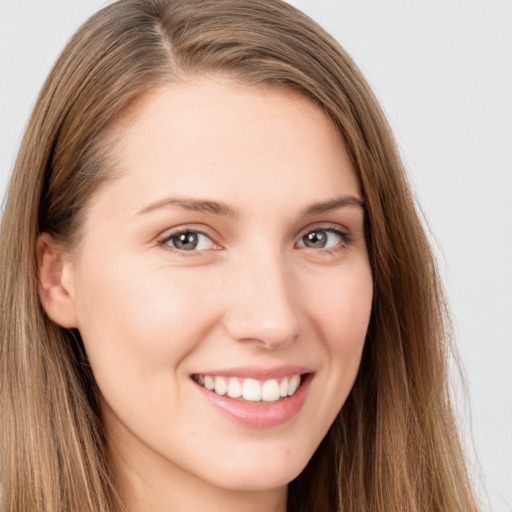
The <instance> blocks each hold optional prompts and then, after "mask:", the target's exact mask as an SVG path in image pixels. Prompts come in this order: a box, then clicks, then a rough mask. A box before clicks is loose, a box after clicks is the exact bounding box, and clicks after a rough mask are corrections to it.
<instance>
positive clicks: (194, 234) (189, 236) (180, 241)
mask: <svg viewBox="0 0 512 512" xmlns="http://www.w3.org/2000/svg"><path fill="white" fill-rule="evenodd" d="M160 243H161V244H162V245H168V246H170V247H171V248H173V249H176V250H178V251H188V252H190V251H204V250H207V249H214V248H216V247H217V246H216V245H215V243H214V242H213V241H212V239H211V238H210V237H209V236H207V235H205V234H204V233H201V232H199V231H192V230H186V231H180V232H178V233H172V234H171V235H169V236H167V237H166V238H165V239H164V240H162V241H161V242H160Z"/></svg>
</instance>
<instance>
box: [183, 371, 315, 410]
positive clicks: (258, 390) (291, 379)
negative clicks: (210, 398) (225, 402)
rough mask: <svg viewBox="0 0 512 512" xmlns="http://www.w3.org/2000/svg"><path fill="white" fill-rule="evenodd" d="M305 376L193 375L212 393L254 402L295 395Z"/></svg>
mask: <svg viewBox="0 0 512 512" xmlns="http://www.w3.org/2000/svg"><path fill="white" fill-rule="evenodd" d="M305 377H306V374H302V375H299V374H297V375H290V376H288V377H283V378H279V379H268V380H256V379H250V378H248V379H243V378H240V377H223V376H213V375H201V374H194V375H192V379H193V380H194V382H196V384H198V385H199V386H201V387H203V388H205V389H207V390H208V391H211V392H212V393H216V394H217V395H219V396H227V397H229V398H233V399H234V400H238V401H243V402H248V403H253V404H255V403H260V404H263V403H272V402H277V401H280V400H283V399H285V398H288V397H291V396H293V395H294V394H295V393H296V392H297V390H298V389H299V388H300V386H301V385H302V383H303V382H304V379H305Z"/></svg>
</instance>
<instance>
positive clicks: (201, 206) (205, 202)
mask: <svg viewBox="0 0 512 512" xmlns="http://www.w3.org/2000/svg"><path fill="white" fill-rule="evenodd" d="M169 206H179V207H180V208H184V209H185V210H192V211H195V212H203V213H213V214H215V215H225V216H228V217H237V216H238V211H237V210H235V209H234V208H232V207H231V206H229V205H228V204H226V203H221V202H219V201H211V200H209V199H190V198H182V197H168V198H165V199H160V200H159V201H155V202H154V203H151V204H149V205H147V206H145V207H144V208H142V210H140V211H139V212H138V213H137V214H136V216H138V215H142V214H145V213H149V212H153V211H155V210H161V209H165V208H167V207H169Z"/></svg>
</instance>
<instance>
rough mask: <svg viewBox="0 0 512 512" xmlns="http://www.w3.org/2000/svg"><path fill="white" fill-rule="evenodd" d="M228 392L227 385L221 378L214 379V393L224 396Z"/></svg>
mask: <svg viewBox="0 0 512 512" xmlns="http://www.w3.org/2000/svg"><path fill="white" fill-rule="evenodd" d="M227 392H228V384H227V382H226V380H225V379H223V378H222V377H216V378H215V393H217V395H225V394H226V393H227Z"/></svg>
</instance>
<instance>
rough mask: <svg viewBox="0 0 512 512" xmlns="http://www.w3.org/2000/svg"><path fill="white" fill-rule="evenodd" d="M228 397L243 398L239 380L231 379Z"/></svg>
mask: <svg viewBox="0 0 512 512" xmlns="http://www.w3.org/2000/svg"><path fill="white" fill-rule="evenodd" d="M228 396H230V397H231V398H239V397H241V396H242V384H240V381H239V380H238V379H234V378H233V379H229V386H228Z"/></svg>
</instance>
